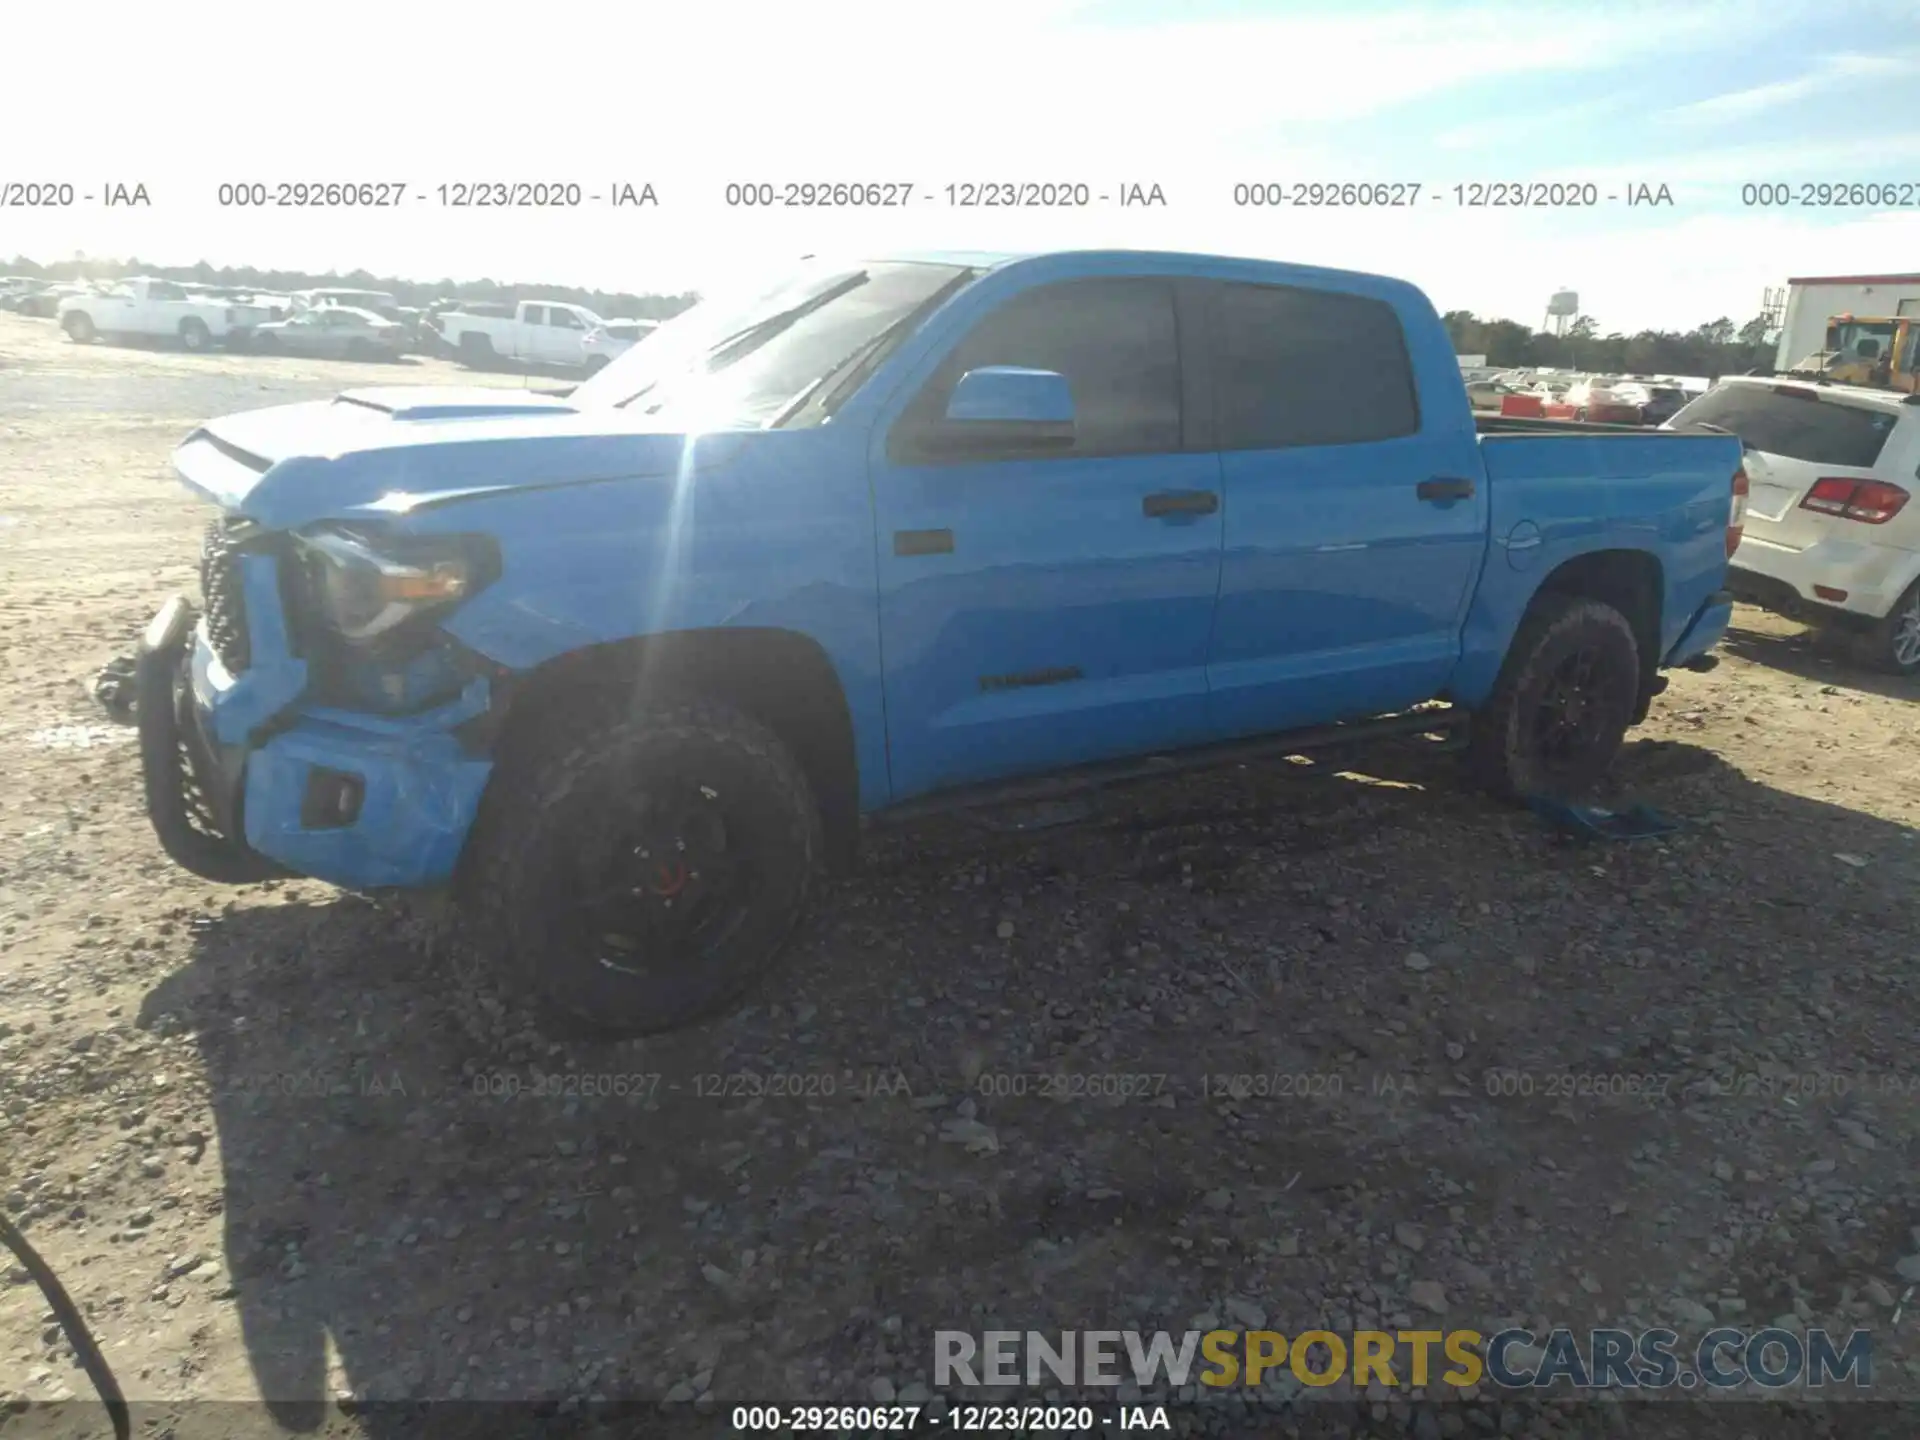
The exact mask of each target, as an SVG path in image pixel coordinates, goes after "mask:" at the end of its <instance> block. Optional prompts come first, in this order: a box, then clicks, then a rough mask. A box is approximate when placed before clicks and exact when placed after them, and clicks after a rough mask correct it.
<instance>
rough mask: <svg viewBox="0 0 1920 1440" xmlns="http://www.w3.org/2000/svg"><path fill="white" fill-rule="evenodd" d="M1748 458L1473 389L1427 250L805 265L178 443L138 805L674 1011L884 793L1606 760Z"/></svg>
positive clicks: (588, 997)
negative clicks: (1402, 272)
mask: <svg viewBox="0 0 1920 1440" xmlns="http://www.w3.org/2000/svg"><path fill="white" fill-rule="evenodd" d="M1741 453H1742V452H1741V444H1740V441H1739V440H1737V439H1735V438H1734V437H1732V436H1730V435H1724V434H1714V433H1699V434H1664V433H1648V432H1644V431H1627V430H1616V429H1613V428H1610V427H1604V426H1588V425H1575V424H1572V423H1570V422H1559V423H1555V422H1543V421H1522V420H1502V419H1498V418H1493V417H1486V418H1483V419H1481V420H1480V421H1479V422H1477V423H1476V420H1475V418H1474V416H1473V414H1472V412H1471V410H1470V409H1469V406H1468V403H1467V396H1466V393H1465V389H1464V387H1463V386H1462V384H1461V380H1460V374H1459V365H1458V362H1457V361H1456V360H1455V358H1454V354H1453V351H1452V347H1451V346H1450V345H1449V343H1448V339H1447V334H1446V331H1445V330H1444V328H1443V327H1442V325H1441V322H1440V319H1439V317H1438V316H1437V315H1436V313H1435V311H1434V309H1433V307H1432V305H1431V304H1429V303H1428V301H1427V299H1426V298H1425V296H1423V295H1422V294H1421V293H1420V292H1419V291H1418V290H1416V289H1415V288H1414V287H1413V286H1411V285H1408V284H1405V283H1403V282H1401V281H1397V280H1392V279H1385V278H1380V277H1376V276H1371V275H1361V274H1350V273H1344V272H1340V271H1334V270H1326V269H1312V268H1306V267H1302V266H1296V265H1287V264H1277V263H1271V262H1263V261H1254V260H1237V259H1224V258H1218V257H1208V256H1198V255H1177V254H1158V253H1126V252H1100V253H1086V252H1079V253H1058V254H1045V255H1036V256H1024V257H987V256H972V255H951V256H935V257H916V258H908V259H891V260H871V261H863V262H857V263H850V264H828V263H824V262H819V261H815V262H813V263H810V264H803V265H802V266H800V267H799V268H798V269H796V270H794V271H792V272H790V273H788V274H785V275H783V276H782V277H780V278H779V279H778V280H777V281H776V282H775V283H773V284H771V285H768V286H764V287H750V288H749V290H748V291H747V292H746V293H744V294H743V295H741V296H740V297H737V298H733V299H714V300H709V301H705V302H703V303H701V304H700V305H697V306H695V307H694V308H693V309H691V310H689V311H687V312H685V313H684V314H682V315H680V316H678V317H676V318H675V319H673V320H672V321H670V322H668V323H667V324H665V325H663V326H661V327H660V329H659V330H658V331H656V332H655V333H654V334H653V335H652V336H651V337H650V338H649V339H648V341H647V343H646V344H644V345H640V346H636V347H635V348H634V349H632V350H630V351H629V352H627V354H625V355H623V356H621V357H620V358H619V359H617V360H615V361H614V362H613V363H612V364H610V365H609V366H608V367H607V368H606V369H605V370H603V371H602V372H600V374H598V375H597V376H595V377H594V378H592V379H590V380H588V381H586V382H585V383H583V384H581V385H579V386H578V387H577V388H575V389H574V390H572V391H571V392H570V393H563V394H535V393H529V392H525V391H499V390H477V391H476V390H464V389H451V390H442V389H433V388H379V389H368V390H356V391H350V392H348V393H345V394H342V395H340V396H339V397H338V398H336V399H334V400H332V401H321V402H314V403H307V404H298V405H287V406H280V407H276V408H272V409H266V410H258V411H253V412H250V413H245V414H239V415H233V416H229V417H226V418H224V419H219V420H215V421H212V422H210V423H208V424H206V425H205V426H203V427H201V428H200V429H198V430H196V431H195V432H194V433H193V434H191V435H190V436H188V437H187V439H186V440H185V441H184V443H183V444H182V445H181V446H180V447H179V449H178V451H177V452H176V455H175V464H176V468H177V470H178V472H179V474H180V476H181V477H182V478H183V479H184V480H185V482H186V484H187V485H188V486H190V487H191V488H192V489H193V490H195V491H197V492H198V493H199V494H200V495H201V496H203V497H204V498H205V499H206V500H208V501H209V502H211V504H212V505H213V506H215V507H217V509H218V511H219V514H218V516H217V518H215V519H214V520H213V522H212V525H211V527H210V529H209V532H208V536H207V540H206V545H205V550H204V554H203V557H202V563H201V591H202V594H201V597H200V600H199V602H198V605H197V606H196V605H195V604H194V603H193V602H191V601H189V600H188V599H187V598H186V597H184V596H176V597H174V598H173V599H171V600H169V601H168V602H167V603H166V604H165V605H164V606H163V607H162V608H161V610H160V611H159V613H158V615H157V616H156V617H155V618H154V620H153V621H152V623H151V624H150V626H149V627H148V629H147V631H146V633H145V636H144V637H143V640H142V644H141V649H140V654H139V657H138V662H137V668H136V684H137V689H136V701H135V704H136V709H137V715H138V721H139V726H140V740H141V752H142V757H143V764H144V770H145V786H146V801H147V806H148V810H149V813H150V815H151V818H152V821H153V825H154V828H155V830H156V832H157V834H158V836H159V839H160V841H161V844H162V845H163V846H164V848H165V849H166V850H167V851H168V852H169V853H170V854H171V855H172V856H173V857H174V858H175V859H176V860H177V861H178V862H179V863H180V864H182V865H183V866H185V867H186V868H187V869H189V870H192V871H194V872H196V873H198V874H200V875H202V876H206V877H208V878H210V879H214V880H219V881H228V882H234V883H247V882H251V881H256V880H260V879H263V878H266V877H269V876H277V875H283V874H297V875H305V876H315V877H319V878H321V879H323V880H327V881H331V882H334V883H336V884H338V885H341V886H344V887H349V888H353V889H358V890H363V891H386V890H392V889H395V888H398V889H404V890H413V891H438V892H439V893H441V894H442V895H447V896H451V897H452V899H453V901H454V904H453V905H452V907H451V909H452V912H453V913H454V914H455V915H456V916H457V917H460V924H461V928H462V929H463V930H464V931H465V933H466V934H467V936H468V937H469V938H470V942H471V943H472V944H475V945H478V946H481V947H483V948H484V949H485V950H486V951H487V953H488V954H489V955H490V956H491V957H492V958H493V959H494V960H495V961H497V963H499V964H500V965H501V966H502V967H503V969H504V972H505V973H506V974H507V975H509V976H511V977H513V978H515V979H516V980H517V981H519V982H522V983H524V985H525V986H526V987H528V989H529V990H530V991H531V994H532V996H533V997H534V998H535V1000H536V1003H539V1004H541V1005H542V1006H543V1007H544V1008H545V1009H546V1010H547V1011H548V1012H549V1013H551V1014H555V1015H557V1016H559V1017H562V1018H570V1019H571V1020H574V1021H580V1022H585V1023H586V1024H589V1025H593V1026H598V1027H600V1028H602V1029H605V1030H609V1031H613V1032H617V1033H625V1034H636V1033H643V1032H647V1031H652V1030H658V1029H664V1028H669V1027H672V1026H674V1025H677V1024H680V1023H683V1022H685V1021H687V1020H689V1019H691V1018H694V1017H696V1016H699V1015H701V1014H703V1013H706V1012H708V1011H710V1010H712V1009H714V1008H717V1007H720V1006H722V1005H724V1004H725V1003H727V1002H728V1001H729V1000H731V999H732V998H734V997H736V996H738V995H740V994H741V993H742V992H743V990H744V989H745V988H746V987H747V986H748V985H749V984H750V983H751V982H752V981H753V980H754V978H755V977H756V976H757V975H758V974H760V973H761V972H762V971H763V970H764V969H765V968H766V967H767V966H768V964H769V963H770V962H771V961H772V960H773V959H774V957H775V956H776V955H777V953H778V952H779V950H780V949H781V947H782V945H783V943H784V940H785V938H786V937H787V935H788V933H789V931H790V930H791V928H792V926H793V925H794V923H795V921H796V919H797V917H798V916H799V915H800V914H801V913H802V911H803V908H804V906H805V905H806V903H807V901H808V898H809V892H810V887H811V886H812V884H813V881H814V879H815V877H816V875H817V874H818V873H820V872H821V871H822V870H823V869H826V868H828V867H830V866H835V865H839V864H844V863H846V862H848V861H850V860H851V859H852V858H853V857H854V855H855V853H856V850H857V841H858V837H859V835H860V833H861V830H862V827H863V824H865V823H867V822H871V821H877V820H880V819H883V818H885V817H886V816H888V815H902V814H912V813H915V812H917V811H919V810H923V809H927V808H932V807H938V806H961V805H969V804H978V803H984V802H986V801H989V800H993V799H996V798H998V799H1002V800H1004V799H1005V798H1006V797H1007V796H1010V795H1019V794H1023V793H1028V794H1030V793H1032V790H1033V788H1034V787H1036V786H1037V785H1041V784H1044V785H1047V786H1055V787H1057V786H1060V785H1063V784H1078V783H1092V782H1095V781H1098V780H1101V779H1103V778H1115V777H1124V776H1127V775H1132V774H1139V773H1143V772H1151V773H1160V772H1161V771H1164V770H1165V769H1166V768H1168V767H1169V766H1177V765H1182V764H1196V765H1197V764H1204V763H1212V762H1215V761H1218V760H1220V759H1222V758H1225V757H1229V756H1243V755H1246V754H1249V753H1255V752H1259V751H1277V752H1278V753H1286V752H1287V751H1288V750H1290V749H1295V748H1299V747H1302V746H1305V745H1308V744H1312V743H1316V742H1318V741H1322V740H1325V739H1327V738H1328V737H1339V738H1340V742H1341V743H1347V742H1348V741H1350V740H1353V739H1356V738H1366V737H1368V736H1373V735H1384V734H1389V733H1395V732H1398V733H1403V734H1432V733H1436V732H1438V731H1440V730H1443V729H1452V730H1454V731H1456V732H1457V734H1458V737H1459V739H1460V741H1461V742H1462V749H1463V754H1464V759H1465V762H1466V764H1467V766H1468V768H1469V771H1470V773H1471V775H1472V776H1473V777H1475V778H1476V779H1477V780H1478V781H1479V782H1480V783H1482V784H1483V785H1485V786H1486V787H1487V788H1489V789H1490V790H1492V791H1493V792H1495V793H1496V794H1498V795H1500V796H1503V797H1507V798H1509V799H1519V798H1525V797H1533V796H1538V795H1573V794H1577V793H1579V792H1580V791H1582V790H1583V789H1585V788H1586V787H1588V786H1590V785H1591V784H1592V783H1593V782H1594V781H1595V780H1596V779H1598V778H1599V777H1600V776H1601V775H1602V773H1603V772H1604V770H1605V769H1606V767H1607V766H1608V764H1609V762H1610V761H1611V759H1612V757H1613V755H1614V753H1615V751H1616V749H1617V748H1618V746H1619V745H1620V743H1621V739H1622V736H1623V734H1624V732H1625V731H1626V730H1627V729H1628V728H1629V727H1630V726H1632V725H1634V724H1636V723H1637V722H1639V721H1640V720H1642V719H1643V718H1644V717H1645V716H1646V714H1647V712H1648V707H1649V705H1650V703H1651V701H1652V700H1653V698H1654V696H1655V695H1657V694H1658V693H1659V692H1660V690H1661V689H1662V688H1663V687H1664V686H1665V684H1666V679H1665V677H1664V676H1663V675H1662V674H1661V673H1660V672H1661V671H1662V670H1663V669H1667V668H1670V667H1676V666H1694V667H1696V668H1701V667H1705V666H1707V665H1710V664H1711V663H1712V662H1713V658H1714V657H1712V656H1711V655H1710V654H1709V652H1710V651H1711V649H1712V647H1713V646H1714V645H1715V643H1716V642H1717V641H1718V639H1719V637H1720V635H1721V633H1722V631H1723V630H1724V628H1725V626H1726V624H1727V622H1728V618H1729V616H1730V613H1731V605H1730V599H1729V596H1728V595H1727V593H1726V590H1725V589H1724V588H1723V587H1724V584H1725V580H1726V572H1727V558H1728V555H1729V553H1730V552H1731V551H1732V549H1733V548H1734V546H1735V545H1736V544H1737V543H1738V540H1739V536H1740V526H1741V523H1742V514H1743V507H1744V503H1745V500H1744V492H1745V477H1744V475H1743V474H1742V471H1741ZM1436 702H1437V703H1436ZM1023 787H1024V788H1023Z"/></svg>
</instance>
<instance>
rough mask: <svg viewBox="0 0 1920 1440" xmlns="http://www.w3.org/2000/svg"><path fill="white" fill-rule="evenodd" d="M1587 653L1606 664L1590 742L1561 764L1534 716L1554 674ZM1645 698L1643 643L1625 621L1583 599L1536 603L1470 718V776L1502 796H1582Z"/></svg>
mask: <svg viewBox="0 0 1920 1440" xmlns="http://www.w3.org/2000/svg"><path fill="white" fill-rule="evenodd" d="M1583 649H1588V650H1592V651H1594V652H1597V654H1598V655H1599V656H1600V657H1601V658H1602V660H1603V661H1604V665H1603V668H1602V669H1601V672H1600V678H1599V679H1598V681H1597V682H1596V684H1595V686H1594V693H1593V694H1592V695H1591V696H1590V701H1591V703H1593V704H1594V705H1597V706H1600V707H1602V708H1601V709H1600V710H1599V711H1598V719H1597V722H1596V726H1595V729H1596V734H1595V736H1594V739H1593V741H1592V743H1591V744H1588V745H1585V746H1583V747H1582V748H1581V749H1580V750H1579V752H1578V753H1576V754H1573V755H1569V756H1567V757H1565V758H1564V759H1562V760H1558V761H1549V760H1548V759H1547V758H1546V757H1545V756H1544V755H1543V754H1542V753H1541V751H1540V749H1539V746H1538V743H1537V742H1538V736H1537V732H1536V726H1535V723H1534V722H1535V719H1536V715H1537V712H1538V711H1539V709H1540V706H1541V704H1542V701H1543V699H1544V698H1545V697H1546V695H1547V693H1548V689H1549V686H1550V685H1551V683H1552V682H1553V680H1554V677H1555V675H1556V672H1558V671H1559V670H1560V668H1561V667H1562V665H1564V664H1565V663H1566V662H1568V661H1570V660H1572V659H1573V657H1574V656H1575V655H1577V654H1579V653H1580V652H1581V651H1582V650H1583ZM1639 697H1640V646H1639V642H1638V641H1637V640H1636V639H1635V638H1634V633H1633V626H1632V625H1630V624H1629V623H1628V622H1627V617H1626V616H1624V615H1622V614H1621V613H1620V612H1619V611H1618V610H1616V609H1614V608H1613V607H1612V606H1611V605H1608V604H1606V603H1605V602H1603V601H1599V600H1592V599H1588V598H1586V597H1585V596H1579V595H1544V596H1541V597H1540V598H1539V599H1537V600H1536V601H1535V602H1534V604H1533V607H1532V609H1531V610H1529V611H1528V613H1527V616H1526V618H1525V619H1524V620H1523V621H1521V624H1520V629H1519V632H1518V633H1517V634H1516V635H1515V636H1514V637H1513V644H1512V645H1511V646H1510V647H1509V648H1508V650H1507V659H1506V663H1505V664H1504V665H1503V666H1502V667H1501V670H1500V678H1499V680H1498V682H1496V684H1495V685H1494V690H1493V695H1492V696H1491V697H1490V698H1489V699H1488V701H1487V703H1486V705H1485V707H1484V708H1482V709H1481V710H1480V711H1478V712H1477V713H1476V714H1475V715H1474V717H1473V721H1472V725H1471V728H1470V730H1469V734H1468V739H1467V751H1466V762H1467V770H1468V773H1469V774H1470V775H1471V776H1472V777H1473V779H1474V781H1475V783H1477V784H1478V785H1480V786H1482V787H1483V788H1485V789H1486V790H1488V791H1490V792H1491V793H1492V794H1494V795H1496V796H1498V797H1499V798H1500V799H1503V800H1508V801H1524V800H1526V799H1527V798H1528V797H1529V796H1532V795H1542V796H1551V797H1554V798H1558V799H1571V798H1574V797H1577V796H1579V795H1581V794H1583V793H1585V792H1586V791H1588V790H1590V789H1592V787H1593V786H1594V785H1595V784H1596V783H1597V782H1598V781H1599V780H1600V778H1601V777H1602V776H1603V775H1605V774H1606V772H1607V767H1608V766H1610V765H1611V764H1612V763H1613V758H1614V756H1615V755H1616V754H1617V753H1618V752H1619V749H1620V742H1621V741H1622V740H1623V739H1624V738H1625V736H1626V733H1627V730H1628V728H1629V727H1630V726H1631V725H1632V724H1633V717H1634V712H1635V710H1636V709H1637V708H1638V703H1639Z"/></svg>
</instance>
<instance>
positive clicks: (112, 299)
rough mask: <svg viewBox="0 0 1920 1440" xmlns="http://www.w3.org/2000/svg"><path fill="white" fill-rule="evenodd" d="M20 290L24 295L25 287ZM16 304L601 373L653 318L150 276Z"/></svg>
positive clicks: (126, 321) (151, 335)
mask: <svg viewBox="0 0 1920 1440" xmlns="http://www.w3.org/2000/svg"><path fill="white" fill-rule="evenodd" d="M16 291H17V293H15V292H16ZM8 298H10V299H11V300H13V302H14V303H12V304H9V305H8V306H7V308H10V309H15V310H17V311H19V313H22V314H28V315H36V314H37V315H42V316H46V317H48V318H52V319H54V320H55V321H56V322H57V323H58V324H59V325H60V327H61V329H63V330H64V331H65V332H66V333H67V335H68V337H69V338H70V339H72V340H73V341H74V342H75V343H77V344H83V345H84V344H92V343H93V342H94V341H95V340H118V341H126V340H158V341H171V342H174V343H177V344H178V345H180V346H181V347H182V348H184V349H187V350H194V351H200V350H208V349H212V348H213V347H215V346H223V347H225V348H226V349H229V350H251V351H257V352H262V353H272V352H276V351H277V352H284V353H287V354H296V355H306V356H312V357H316V358H321V359H339V360H388V361H392V360H398V359H399V358H400V357H402V356H403V355H408V354H428V355H433V354H445V355H451V356H454V357H456V358H458V359H460V360H461V361H462V362H463V363H466V364H468V365H470V366H473V367H475V368H488V369H491V368H496V367H501V366H509V367H513V368H525V369H545V368H552V369H556V370H560V371H573V372H581V373H586V374H592V373H594V372H595V371H597V370H598V369H600V368H601V367H602V366H604V365H606V364H607V363H609V362H610V361H612V360H613V359H614V358H615V357H617V356H619V355H620V354H622V353H623V352H624V351H626V350H627V349H629V348H630V347H631V346H633V345H634V344H637V343H638V342H639V340H640V339H641V338H642V337H644V336H645V335H646V334H648V333H649V332H650V331H651V330H652V329H653V328H654V325H653V322H651V321H646V320H632V319H624V320H623V319H605V318H602V317H601V316H599V315H597V314H595V313H594V312H593V311H591V310H589V309H587V308H586V307H585V306H581V305H572V304H566V303H563V302H560V301H547V300H525V301H521V302H519V304H518V305H517V306H505V305H487V304H475V305H470V306H463V305H460V304H458V303H457V302H452V301H448V302H444V303H443V304H442V305H438V306H435V307H433V308H431V309H416V308H413V307H408V306H402V305H400V304H399V303H398V302H397V300H396V299H395V297H394V296H392V295H391V294H388V293H386V292H384V291H374V290H347V289H320V290H305V291H300V292H298V293H296V294H292V295H277V294H267V293H256V292H249V291H245V290H233V289H220V288H217V287H213V286H205V285H194V284H188V283H185V282H181V281H174V280H165V279H159V278H155V277H150V276H136V277H133V278H131V279H126V280H120V281H117V282H114V283H112V284H108V285H102V286H95V285H87V284H78V283H75V284H67V285H50V284H34V283H33V282H25V281H23V282H21V283H20V284H18V285H16V286H14V287H13V290H10V291H8Z"/></svg>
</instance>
